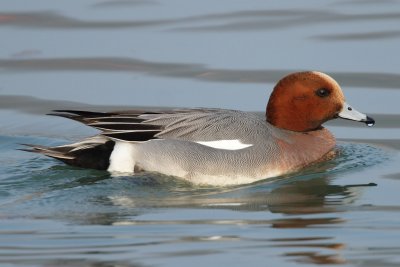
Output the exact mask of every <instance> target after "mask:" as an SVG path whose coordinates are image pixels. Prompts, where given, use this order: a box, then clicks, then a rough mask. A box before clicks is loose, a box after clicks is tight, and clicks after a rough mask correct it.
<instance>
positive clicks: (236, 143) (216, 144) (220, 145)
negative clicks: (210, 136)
mask: <svg viewBox="0 0 400 267" xmlns="http://www.w3.org/2000/svg"><path fill="white" fill-rule="evenodd" d="M196 143H198V144H201V145H204V146H209V147H213V148H217V149H225V150H240V149H244V148H246V147H251V146H253V144H243V143H242V142H240V140H218V141H199V142H196Z"/></svg>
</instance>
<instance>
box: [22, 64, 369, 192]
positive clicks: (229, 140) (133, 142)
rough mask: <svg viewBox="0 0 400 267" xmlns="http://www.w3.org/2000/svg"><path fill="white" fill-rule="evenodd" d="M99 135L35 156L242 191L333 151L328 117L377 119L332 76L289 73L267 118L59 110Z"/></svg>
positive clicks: (208, 112)
mask: <svg viewBox="0 0 400 267" xmlns="http://www.w3.org/2000/svg"><path fill="white" fill-rule="evenodd" d="M55 112H57V113H53V114H51V115H56V116H61V117H66V118H69V119H73V120H76V121H79V122H82V123H84V124H86V125H88V126H91V127H94V128H97V129H99V130H101V131H102V132H101V133H100V134H99V135H96V136H94V137H90V138H87V139H85V140H83V141H80V142H77V143H74V144H69V145H63V146H56V147H45V146H35V145H28V146H30V147H31V149H25V150H26V151H30V152H37V153H41V154H44V155H46V156H49V157H53V158H56V159H58V160H61V161H63V162H65V163H67V164H70V165H74V166H79V167H84V168H93V169H100V170H108V171H109V172H111V173H134V172H139V171H149V172H158V173H162V174H165V175H172V176H177V177H181V178H183V179H185V180H188V181H190V182H193V183H195V184H209V185H237V184H245V183H252V182H255V181H258V180H261V179H266V178H269V177H273V176H278V175H282V174H287V173H290V172H294V171H296V170H299V169H301V168H303V167H304V166H306V165H309V164H311V163H313V162H316V161H318V160H321V159H322V158H323V157H324V156H325V155H327V154H328V152H330V151H331V150H332V149H333V148H334V146H335V138H334V137H333V135H332V134H331V133H330V132H329V131H328V130H327V129H325V128H324V127H322V126H321V125H322V124H323V123H324V122H326V121H328V120H331V119H335V118H337V117H341V118H344V119H349V120H354V121H360V122H365V123H366V124H369V125H373V124H374V120H373V119H372V118H370V117H368V116H366V115H365V114H362V113H360V112H358V111H356V110H355V109H354V108H352V107H351V106H349V105H348V104H347V103H346V102H345V98H344V96H343V93H342V90H341V89H340V86H339V85H338V84H337V82H336V81H335V80H334V79H332V78H331V77H330V76H328V75H326V74H324V73H321V72H315V71H308V72H297V73H292V74H290V75H288V76H286V77H284V78H283V79H282V80H280V81H279V82H278V84H277V85H276V86H275V88H274V90H273V92H272V94H271V96H270V99H269V102H268V105H267V110H266V117H261V116H258V115H257V114H255V113H249V112H242V111H236V110H224V109H183V110H168V111H154V112H148V111H144V110H141V111H128V112H125V111H124V112H107V113H103V112H89V111H76V110H56V111H55Z"/></svg>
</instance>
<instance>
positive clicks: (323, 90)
mask: <svg viewBox="0 0 400 267" xmlns="http://www.w3.org/2000/svg"><path fill="white" fill-rule="evenodd" d="M315 94H316V95H317V96H319V97H327V96H329V95H330V94H331V91H329V90H328V89H326V88H320V89H318V90H317V91H315Z"/></svg>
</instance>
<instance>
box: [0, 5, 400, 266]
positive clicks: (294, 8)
mask: <svg viewBox="0 0 400 267" xmlns="http://www.w3.org/2000/svg"><path fill="white" fill-rule="evenodd" d="M0 10H1V11H0V32H1V36H2V37H3V38H2V42H1V48H2V49H0V126H1V127H0V265H1V266H185V265H191V266H225V265H227V266H228V265H229V266H244V265H250V266H293V265H294V264H301V265H303V266H312V265H316V264H340V265H344V266H398V265H399V264H400V257H399V256H398V255H399V254H400V241H399V240H400V234H399V233H400V231H399V230H400V227H399V225H400V213H399V212H400V206H399V205H398V203H399V201H400V197H399V194H398V188H399V184H398V183H399V181H400V170H399V166H400V165H399V163H400V154H399V149H400V142H399V133H400V129H399V128H400V124H399V122H400V106H399V105H398V101H399V99H400V91H399V88H400V74H399V73H400V61H399V60H398V59H397V58H396V57H397V54H398V48H399V47H400V41H399V40H400V32H399V30H398V25H399V21H400V2H399V1H395V0H391V1H379V2H376V1H360V0H335V1H333V0H329V1H307V2H304V1H302V2H301V3H300V2H299V3H297V2H296V3H295V2H293V1H236V2H235V1H228V0H222V1H217V2H212V1H202V2H199V1H181V0H179V1H178V0H171V1H162V0H84V1H64V2H60V1H49V0H37V1H32V2H27V1H22V0H13V1H3V2H2V3H0ZM304 69H316V70H321V71H324V72H327V73H329V74H331V75H332V76H333V77H334V78H336V79H337V80H338V81H339V82H340V84H341V85H342V87H343V89H344V93H345V95H346V97H347V100H348V102H349V103H351V104H352V105H353V106H354V107H356V108H357V109H358V110H360V111H362V112H365V113H367V114H368V115H371V116H372V117H374V118H375V119H376V121H377V124H376V125H375V126H374V127H372V128H371V127H366V126H364V125H361V124H360V125H359V124H356V123H354V122H348V121H339V120H337V121H334V122H331V123H329V124H328V125H327V127H328V128H329V129H330V130H331V131H332V132H333V133H334V134H335V136H336V137H337V138H338V146H337V150H338V152H339V153H338V156H337V157H336V158H334V159H331V160H330V161H327V162H323V163H319V164H317V165H314V166H310V167H309V168H307V169H305V170H303V171H302V172H298V173H295V174H292V175H289V176H285V177H276V178H274V179H270V180H267V181H261V182H258V183H255V184H251V185H245V186H239V187H222V188H221V187H205V186H203V187H199V186H194V185H192V184H190V183H187V182H184V181H181V180H179V179H175V178H174V177H167V176H161V175H158V174H154V173H145V174H140V175H135V176H133V177H119V178H112V177H110V175H109V174H108V173H107V172H103V171H93V170H83V169H79V168H73V167H69V166H65V165H63V164H62V163H60V162H57V161H55V160H52V159H49V158H45V157H40V156H38V155H34V154H30V153H26V152H23V151H19V150H17V149H18V148H21V145H19V144H21V143H35V144H43V145H57V144H64V143H67V142H71V141H74V140H78V139H80V138H83V137H85V136H89V135H91V134H94V133H96V132H95V131H94V130H91V129H88V128H86V127H84V126H83V125H80V124H78V123H76V122H72V121H68V120H65V119H62V118H56V117H50V116H44V114H46V113H48V112H50V111H51V110H52V109H60V108H85V109H93V110H113V109H127V108H135V107H138V106H141V107H151V106H153V107H154V106H157V107H160V106H161V107H198V106H202V107H222V108H234V109H242V110H250V111H260V112H263V110H264V109H265V103H266V100H267V98H268V95H269V93H270V92H271V88H272V86H273V84H274V83H275V82H276V81H277V80H278V79H279V78H280V77H281V76H283V75H285V74H287V73H288V72H292V71H295V70H304Z"/></svg>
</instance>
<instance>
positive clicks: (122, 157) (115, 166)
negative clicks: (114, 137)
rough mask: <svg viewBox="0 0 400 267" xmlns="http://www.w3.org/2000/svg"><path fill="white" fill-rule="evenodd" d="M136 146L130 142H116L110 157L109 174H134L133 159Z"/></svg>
mask: <svg viewBox="0 0 400 267" xmlns="http://www.w3.org/2000/svg"><path fill="white" fill-rule="evenodd" d="M133 146H134V144H131V143H128V142H118V141H117V142H115V146H114V149H113V151H112V153H111V156H110V166H109V167H108V169H107V170H108V171H109V172H124V173H127V172H128V173H133V171H134V169H135V160H134V159H133Z"/></svg>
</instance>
